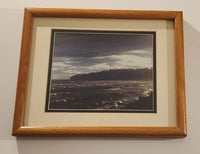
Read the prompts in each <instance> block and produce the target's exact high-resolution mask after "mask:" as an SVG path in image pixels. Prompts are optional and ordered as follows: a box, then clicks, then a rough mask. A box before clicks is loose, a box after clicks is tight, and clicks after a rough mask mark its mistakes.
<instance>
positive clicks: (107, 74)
mask: <svg viewBox="0 0 200 154" xmlns="http://www.w3.org/2000/svg"><path fill="white" fill-rule="evenodd" d="M70 80H73V81H87V80H88V81H98V80H152V68H151V69H149V68H141V69H113V70H106V71H101V72H91V73H88V74H77V75H74V76H72V77H71V78H70Z"/></svg>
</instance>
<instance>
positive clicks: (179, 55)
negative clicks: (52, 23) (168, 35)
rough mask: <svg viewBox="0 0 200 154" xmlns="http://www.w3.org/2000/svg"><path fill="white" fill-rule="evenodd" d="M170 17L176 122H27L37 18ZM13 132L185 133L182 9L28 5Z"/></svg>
mask: <svg viewBox="0 0 200 154" xmlns="http://www.w3.org/2000/svg"><path fill="white" fill-rule="evenodd" d="M36 17H41V18H81V19H87V18H92V19H128V20H171V21H173V22H174V38H175V42H174V44H175V47H174V48H175V53H174V54H175V66H174V67H175V82H176V84H175V87H176V94H175V95H176V121H177V125H176V126H173V127H171V126H164V127H163V126H159V127H157V126H155V127H152V126H150V127H140V126H139V127H138V126H126V127H123V126H93V127H91V126H81V127H75V126H43V125H40V126H30V125H25V124H24V119H25V112H26V105H27V100H26V99H27V89H28V79H29V71H30V70H29V67H30V58H31V45H32V29H33V23H34V18H36ZM12 135H14V136H100V137H101V136H111V137H114V136H118V137H119V136H121V137H185V136H186V135H187V130H186V105H185V77H184V49H183V15H182V12H181V11H132V10H83V9H53V8H51V9H49V8H25V12H24V23H23V34H22V43H21V54H20V63H19V73H18V83H17V92H16V102H15V112H14V120H13V130H12Z"/></svg>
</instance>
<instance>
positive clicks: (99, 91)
mask: <svg viewBox="0 0 200 154" xmlns="http://www.w3.org/2000/svg"><path fill="white" fill-rule="evenodd" d="M155 47H156V33H155V32H149V31H148V32H139V31H84V30H60V29H52V31H51V47H50V56H49V70H48V81H47V90H46V91H47V92H46V106H45V111H46V112H140V113H156V112H157V111H156V108H157V106H156V59H155V58H156V49H155Z"/></svg>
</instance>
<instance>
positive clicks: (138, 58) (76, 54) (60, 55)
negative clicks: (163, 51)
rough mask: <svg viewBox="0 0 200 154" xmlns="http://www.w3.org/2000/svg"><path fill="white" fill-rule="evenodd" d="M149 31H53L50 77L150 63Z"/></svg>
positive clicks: (151, 48) (151, 44) (146, 65)
mask: <svg viewBox="0 0 200 154" xmlns="http://www.w3.org/2000/svg"><path fill="white" fill-rule="evenodd" d="M152 57H153V39H152V35H151V34H142V35H141V34H131V33H126V34H122V33H121V34H120V33H105V34H103V33H80V32H79V33H74V32H73V33H72V32H67V33H66V32H56V33H55V43H54V56H53V60H52V79H70V77H71V76H73V75H75V74H83V73H89V72H96V71H102V70H108V69H122V68H123V69H127V68H132V69H134V68H146V67H148V68H150V67H152V66H153V59H152Z"/></svg>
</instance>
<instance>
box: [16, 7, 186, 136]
mask: <svg viewBox="0 0 200 154" xmlns="http://www.w3.org/2000/svg"><path fill="white" fill-rule="evenodd" d="M184 82H185V79H184V52H183V19H182V12H181V11H132V10H82V9H47V8H45V9H44V8H25V13H24V25H23V34H22V45H21V55H20V64H19V73H18V84H17V94H16V104H15V113H14V121H13V132H12V134H13V135H45V136H58V135H60V136H63V135H64V136H122V137H135V136H146V137H148V136H153V137H156V136H157V137H175V136H177V137H184V136H186V133H187V131H186V111H185V110H186V109H185V83H184Z"/></svg>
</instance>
